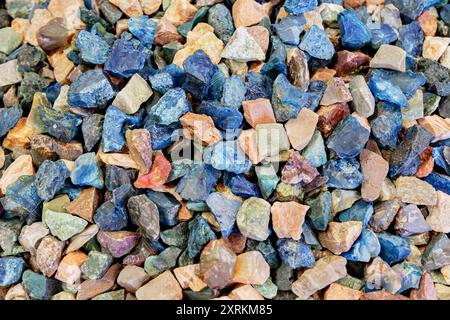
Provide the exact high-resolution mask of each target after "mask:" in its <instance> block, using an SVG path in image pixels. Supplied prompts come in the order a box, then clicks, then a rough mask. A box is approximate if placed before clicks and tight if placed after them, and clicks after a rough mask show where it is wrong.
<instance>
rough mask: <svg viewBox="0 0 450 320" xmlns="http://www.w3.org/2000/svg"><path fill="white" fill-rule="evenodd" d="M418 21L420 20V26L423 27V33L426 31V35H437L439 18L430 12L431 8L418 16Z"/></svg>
mask: <svg viewBox="0 0 450 320" xmlns="http://www.w3.org/2000/svg"><path fill="white" fill-rule="evenodd" d="M417 21H419V23H420V27H421V28H422V30H423V33H425V35H426V36H431V37H434V36H435V35H436V31H437V27H438V24H437V18H436V16H435V15H433V14H432V13H431V12H430V10H427V11H425V12H424V13H422V14H421V15H420V16H419V17H418V18H417Z"/></svg>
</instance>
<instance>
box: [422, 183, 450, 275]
mask: <svg viewBox="0 0 450 320" xmlns="http://www.w3.org/2000/svg"><path fill="white" fill-rule="evenodd" d="M436 193H437V202H436V205H434V206H428V212H429V215H428V217H427V222H428V224H429V225H430V226H431V229H432V230H433V231H436V232H443V233H449V232H450V195H448V194H446V193H445V192H442V191H437V192H436ZM449 279H450V277H449Z"/></svg>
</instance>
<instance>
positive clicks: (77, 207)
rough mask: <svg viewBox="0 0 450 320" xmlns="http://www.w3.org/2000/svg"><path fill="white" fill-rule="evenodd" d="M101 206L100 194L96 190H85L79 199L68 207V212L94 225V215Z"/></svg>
mask: <svg viewBox="0 0 450 320" xmlns="http://www.w3.org/2000/svg"><path fill="white" fill-rule="evenodd" d="M99 205H100V192H99V191H98V190H97V189H96V188H87V189H83V190H82V191H81V192H80V194H79V195H78V197H76V198H75V200H73V201H72V202H70V203H69V204H68V205H67V206H66V210H67V212H69V213H71V214H74V215H77V216H79V217H81V218H83V219H85V220H87V221H89V222H91V223H93V222H94V221H93V219H92V217H93V215H94V212H95V210H97V208H98V206H99Z"/></svg>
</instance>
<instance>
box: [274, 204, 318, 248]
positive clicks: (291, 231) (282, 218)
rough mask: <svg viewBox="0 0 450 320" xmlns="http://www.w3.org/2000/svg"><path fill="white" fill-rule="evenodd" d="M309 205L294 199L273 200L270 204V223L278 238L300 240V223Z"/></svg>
mask: <svg viewBox="0 0 450 320" xmlns="http://www.w3.org/2000/svg"><path fill="white" fill-rule="evenodd" d="M308 210H309V206H306V205H303V204H300V203H298V202H295V201H289V202H278V201H277V202H275V203H274V204H273V205H272V208H271V210H270V211H271V213H272V225H273V229H274V231H275V233H276V234H277V236H278V238H292V239H294V240H300V237H301V235H302V225H303V223H304V222H305V216H306V212H307V211H308Z"/></svg>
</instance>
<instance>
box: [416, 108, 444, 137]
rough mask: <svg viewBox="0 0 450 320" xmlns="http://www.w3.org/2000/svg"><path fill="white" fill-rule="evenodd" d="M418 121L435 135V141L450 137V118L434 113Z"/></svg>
mask: <svg viewBox="0 0 450 320" xmlns="http://www.w3.org/2000/svg"><path fill="white" fill-rule="evenodd" d="M418 123H419V124H420V125H421V126H422V127H424V128H425V129H427V130H428V131H429V132H430V133H432V134H433V135H434V140H433V142H437V141H441V140H446V139H449V138H450V118H442V117H440V116H438V115H437V114H434V115H431V116H426V117H424V118H422V119H419V120H418Z"/></svg>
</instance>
